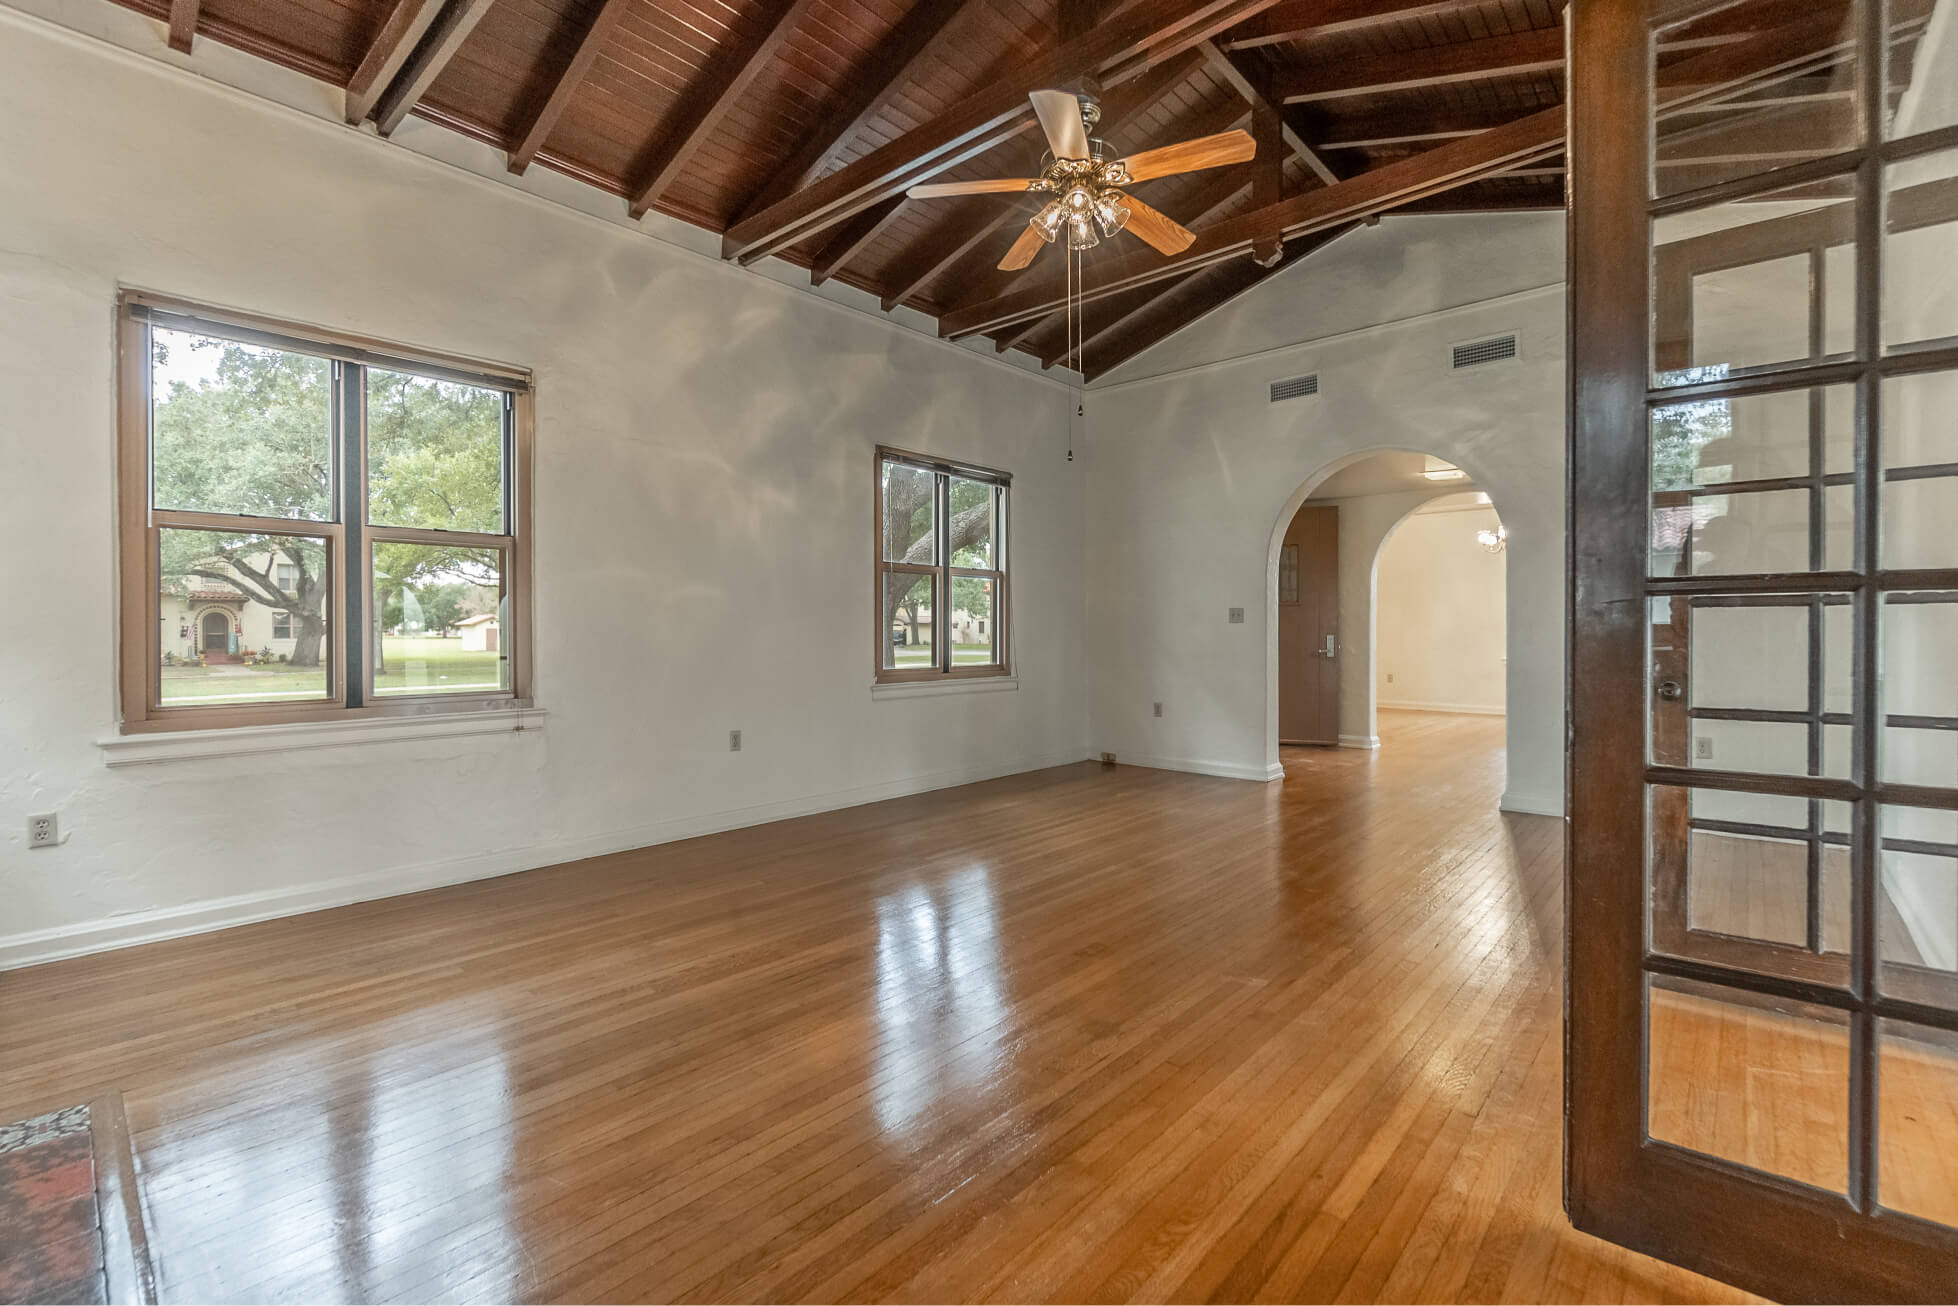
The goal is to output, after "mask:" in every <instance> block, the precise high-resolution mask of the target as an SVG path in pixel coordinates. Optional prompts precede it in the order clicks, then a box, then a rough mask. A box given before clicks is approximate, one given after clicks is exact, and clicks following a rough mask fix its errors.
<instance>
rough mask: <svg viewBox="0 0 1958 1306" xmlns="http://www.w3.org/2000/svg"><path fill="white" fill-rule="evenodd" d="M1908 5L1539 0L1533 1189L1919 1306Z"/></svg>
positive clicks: (1921, 383) (1947, 1076) (1952, 495)
mask: <svg viewBox="0 0 1958 1306" xmlns="http://www.w3.org/2000/svg"><path fill="white" fill-rule="evenodd" d="M1929 8H1930V6H1929V5H1926V4H1923V3H1919V2H1918V0H1888V3H1887V4H1886V3H1883V2H1882V0H1842V3H1832V4H1829V5H1824V6H1795V7H1790V6H1787V5H1784V4H1781V3H1778V0H1739V2H1738V3H1735V2H1734V0H1582V3H1578V4H1573V5H1572V6H1570V8H1569V10H1568V11H1567V15H1568V21H1569V23H1570V25H1571V47H1570V48H1571V67H1570V85H1571V96H1572V99H1571V118H1570V123H1571V138H1570V141H1569V151H1568V156H1567V157H1568V158H1569V160H1570V163H1571V172H1570V186H1571V208H1570V214H1571V217H1570V245H1569V249H1570V324H1571V340H1570V358H1571V369H1572V374H1571V445H1570V530H1571V558H1572V575H1571V595H1570V612H1571V622H1572V627H1571V634H1570V644H1569V649H1570V673H1569V674H1570V680H1569V686H1568V701H1569V711H1570V751H1569V786H1570V801H1569V811H1570V824H1569V835H1568V842H1567V845H1566V857H1567V863H1566V864H1567V876H1568V883H1567V894H1566V901H1567V908H1568V935H1567V941H1566V945H1567V951H1566V959H1567V987H1566V1013H1565V1020H1566V1034H1567V1038H1566V1045H1565V1046H1566V1063H1565V1120H1566V1132H1565V1202H1566V1206H1567V1208H1568V1210H1569V1212H1570V1216H1571V1219H1572V1221H1573V1223H1575V1224H1576V1225H1577V1227H1579V1228H1580V1229H1584V1230H1586V1231H1588V1232H1590V1233H1593V1234H1596V1235H1598V1236H1600V1237H1603V1238H1608V1239H1610V1240H1612V1241H1614V1242H1618V1243H1622V1244H1624V1245H1626V1246H1628V1247H1633V1248H1636V1249H1638V1250H1640V1251H1643V1252H1647V1253H1650V1254H1651V1255H1654V1256H1659V1257H1663V1258H1665V1259H1667V1260H1671V1261H1674V1262H1677V1263H1679V1264H1681V1265H1685V1266H1688V1267H1690V1268H1692V1269H1695V1270H1699V1271H1702V1272H1704V1273H1707V1274H1711V1275H1715V1276H1717V1277H1720V1278H1723V1279H1726V1280H1728V1281H1730V1282H1733V1283H1736V1284H1739V1285H1740V1286H1742V1287H1745V1288H1749V1289H1752V1290H1753V1291H1756V1292H1760V1293H1763V1294H1766V1295H1768V1296H1771V1297H1776V1298H1779V1299H1782V1300H1787V1301H1807V1300H1853V1301H1892V1300H1923V1301H1934V1300H1949V1299H1950V1298H1951V1297H1952V1296H1953V1295H1954V1293H1958V1141H1954V1140H1958V746H1954V740H1958V734H1954V732H1958V689H1954V688H1953V687H1954V686H1958V531H1954V530H1952V529H1951V526H1950V522H1951V520H1952V514H1953V509H1954V505H1958V424H1954V423H1953V422H1952V421H1951V420H1950V414H1951V412H1953V411H1954V410H1958V343H1954V342H1958V303H1954V301H1953V300H1952V298H1951V297H1950V296H1949V295H1948V294H1946V293H1944V292H1943V291H1941V290H1940V289H1938V288H1939V287H1943V286H1948V285H1949V284H1950V268H1951V267H1952V266H1953V265H1954V261H1955V260H1958V149H1954V147H1955V146H1958V131H1954V129H1953V121H1952V120H1953V115H1952V114H1950V113H1949V112H1946V111H1944V110H1943V109H1941V108H1934V107H1933V106H1941V105H1944V104H1945V103H1946V102H1947V101H1946V100H1945V99H1944V98H1942V97H1941V96H1940V95H1938V94H1933V93H1932V92H1934V91H1936V90H1937V88H1938V87H1940V86H1943V85H1948V84H1950V81H1951V79H1952V78H1953V77H1954V76H1958V68H1951V67H1946V66H1943V65H1942V64H1940V63H1939V62H1938V59H1939V51H1940V49H1941V48H1942V49H1944V50H1946V51H1947V52H1948V53H1947V54H1946V55H1945V56H1944V57H1946V58H1952V59H1958V50H1954V49H1951V47H1949V46H1948V45H1942V44H1941V43H1939V42H1934V41H1932V40H1930V39H1928V38H1927V37H1926V35H1925V33H1926V30H1927V29H1926V27H1925V18H1926V15H1927V14H1928V12H1929ZM1798 104H1799V105H1800V106H1804V107H1801V108H1799V109H1796V108H1795V106H1797V105H1798ZM1818 106H1819V107H1818ZM1791 109H1792V110H1795V111H1794V112H1790V110H1791Z"/></svg>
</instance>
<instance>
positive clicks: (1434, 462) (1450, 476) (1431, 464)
mask: <svg viewBox="0 0 1958 1306" xmlns="http://www.w3.org/2000/svg"><path fill="white" fill-rule="evenodd" d="M1427 460H1428V461H1427V465H1426V466H1425V467H1424V468H1423V469H1422V472H1421V475H1423V476H1425V477H1427V478H1428V479H1429V480H1431V481H1466V480H1467V479H1468V473H1467V472H1465V471H1463V470H1462V469H1461V468H1459V467H1457V466H1455V464H1453V463H1445V462H1443V461H1441V459H1439V458H1436V457H1435V456H1434V455H1433V454H1429V455H1427Z"/></svg>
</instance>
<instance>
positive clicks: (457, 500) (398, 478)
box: [367, 368, 505, 535]
mask: <svg viewBox="0 0 1958 1306" xmlns="http://www.w3.org/2000/svg"><path fill="white" fill-rule="evenodd" d="M504 402H505V400H504V395H503V392H502V391H501V390H487V389H484V388H482V387H481V386H473V385H457V384H455V383H454V382H450V381H431V380H429V379H428V378H427V377H421V376H410V375H408V374H407V373H405V372H387V371H383V370H381V369H380V368H369V369H368V370H367V475H368V490H367V493H368V503H367V519H368V520H369V521H371V522H373V523H374V524H375V525H377V526H417V527H420V528H422V529H424V530H445V531H479V532H481V533H483V534H486V535H501V534H504V533H505V532H504V525H503V410H504Z"/></svg>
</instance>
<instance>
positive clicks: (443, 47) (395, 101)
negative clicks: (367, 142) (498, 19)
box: [374, 0, 492, 136]
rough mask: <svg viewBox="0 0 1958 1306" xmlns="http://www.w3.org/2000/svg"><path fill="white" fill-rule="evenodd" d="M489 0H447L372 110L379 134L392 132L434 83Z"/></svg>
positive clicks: (477, 20) (465, 38)
mask: <svg viewBox="0 0 1958 1306" xmlns="http://www.w3.org/2000/svg"><path fill="white" fill-rule="evenodd" d="M491 3H492V0H449V3H448V5H447V6H446V7H445V8H444V9H443V10H442V14H441V16H440V17H439V18H437V19H436V20H435V23H434V26H432V27H431V28H430V29H429V32H428V35H427V36H426V37H425V38H423V40H422V42H421V44H420V45H418V46H416V47H414V53H413V54H411V55H410V56H409V57H408V62H407V64H406V65H405V66H404V67H403V68H402V69H401V72H400V73H399V74H398V75H397V76H396V77H395V79H394V82H393V84H392V85H390V86H389V87H388V89H387V93H386V94H385V95H383V96H381V102H380V104H379V105H378V106H377V107H376V108H375V110H374V126H375V127H376V128H377V129H378V130H379V131H380V133H381V135H383V136H388V135H391V134H393V132H394V129H395V128H396V127H399V126H400V125H401V120H402V119H403V118H406V117H407V116H408V111H409V110H411V109H413V108H414V107H415V104H416V102H417V101H419V100H420V99H421V98H422V96H424V95H426V94H428V88H429V87H431V86H433V85H435V79H436V78H438V77H440V76H441V75H442V70H443V69H444V68H447V67H448V66H449V60H451V59H453V58H455V52H456V51H457V50H460V49H461V48H462V43H463V42H464V41H466V40H468V39H469V34H470V33H471V32H473V31H475V30H476V24H477V23H479V22H481V21H482V20H483V15H484V14H486V13H488V12H489V7H490V4H491Z"/></svg>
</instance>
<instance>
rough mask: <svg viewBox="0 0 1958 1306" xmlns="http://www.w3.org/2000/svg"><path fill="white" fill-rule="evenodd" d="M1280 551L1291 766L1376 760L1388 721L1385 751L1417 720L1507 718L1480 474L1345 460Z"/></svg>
mask: <svg viewBox="0 0 1958 1306" xmlns="http://www.w3.org/2000/svg"><path fill="white" fill-rule="evenodd" d="M1273 539H1274V549H1275V584H1274V585H1273V587H1272V591H1271V595H1270V601H1271V617H1272V621H1271V627H1272V629H1273V630H1274V631H1275V632H1276V635H1275V639H1274V641H1273V643H1274V645H1275V647H1274V648H1273V650H1272V661H1273V675H1272V681H1273V686H1272V688H1273V691H1274V694H1275V698H1276V711H1275V712H1274V713H1272V714H1271V715H1272V717H1273V721H1272V728H1273V737H1272V751H1273V753H1274V755H1275V756H1276V757H1277V758H1278V759H1279V760H1281V762H1282V763H1283V764H1285V765H1288V766H1290V765H1311V764H1312V762H1313V760H1314V756H1315V754H1314V753H1313V752H1312V751H1311V750H1312V749H1313V748H1315V747H1317V748H1330V747H1335V746H1337V747H1342V748H1348V749H1374V748H1379V747H1381V746H1382V739H1383V729H1382V720H1383V713H1384V714H1385V720H1386V723H1387V728H1386V730H1385V731H1384V736H1385V739H1386V741H1387V746H1388V747H1393V746H1394V744H1395V740H1396V737H1397V736H1399V737H1403V738H1407V739H1410V740H1411V739H1414V738H1418V737H1419V735H1420V733H1421V730H1420V727H1421V726H1422V724H1423V718H1422V714H1447V715H1450V716H1480V717H1485V718H1501V717H1503V716H1504V715H1505V711H1506V705H1507V701H1508V693H1509V689H1508V685H1507V664H1508V652H1509V641H1510V639H1511V638H1512V631H1511V623H1510V622H1509V619H1508V616H1509V614H1508V602H1507V589H1508V581H1507V565H1506V564H1507V561H1508V557H1507V554H1508V532H1507V530H1506V529H1505V526H1504V524H1503V521H1502V519H1501V517H1500V516H1499V515H1498V510H1497V506H1496V504H1495V503H1494V501H1493V496H1492V495H1491V494H1490V492H1489V491H1488V490H1487V489H1486V488H1485V487H1484V486H1483V485H1482V484H1480V483H1479V482H1478V481H1477V480H1476V478H1475V477H1474V475H1473V473H1472V472H1470V471H1469V470H1468V469H1465V468H1462V467H1459V466H1457V465H1456V464H1454V463H1451V462H1448V461H1446V460H1444V459H1442V458H1440V457H1438V456H1435V455H1431V454H1425V453H1421V452H1417V451H1409V450H1373V451H1369V452H1366V453H1363V454H1360V455H1356V456H1353V457H1349V458H1345V459H1342V460H1339V461H1338V462H1336V463H1335V464H1333V465H1331V466H1329V467H1327V468H1325V469H1322V471H1321V472H1320V473H1318V474H1317V475H1315V476H1314V477H1312V478H1310V479H1309V480H1308V482H1307V484H1306V485H1305V486H1304V487H1302V489H1301V492H1300V494H1299V495H1298V496H1296V497H1295V500H1294V502H1293V503H1291V504H1288V505H1287V509H1286V515H1285V516H1284V517H1283V518H1281V520H1280V521H1279V523H1278V524H1277V527H1276V529H1275V530H1274V532H1273ZM1531 706H1533V707H1534V706H1542V705H1541V704H1534V703H1532V704H1531ZM1491 724H1492V726H1494V723H1493V722H1492V723H1491ZM1494 728H1495V729H1496V734H1497V736H1498V737H1500V736H1501V734H1502V730H1501V728H1500V727H1494ZM1281 750H1282V751H1281ZM1318 756H1319V757H1321V758H1323V754H1319V755H1318ZM1498 764H1500V763H1498ZM1508 805H1510V804H1509V803H1508V802H1507V795H1506V799H1505V806H1508Z"/></svg>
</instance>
